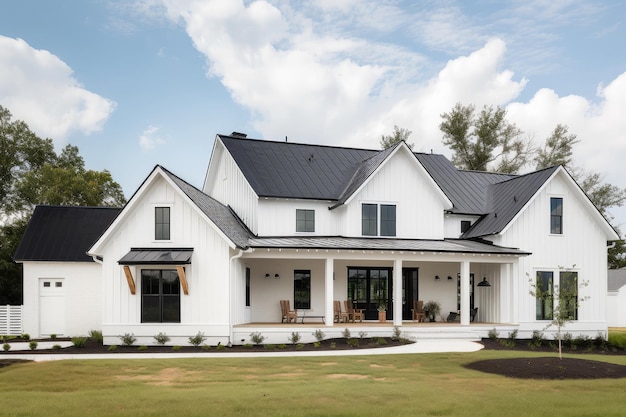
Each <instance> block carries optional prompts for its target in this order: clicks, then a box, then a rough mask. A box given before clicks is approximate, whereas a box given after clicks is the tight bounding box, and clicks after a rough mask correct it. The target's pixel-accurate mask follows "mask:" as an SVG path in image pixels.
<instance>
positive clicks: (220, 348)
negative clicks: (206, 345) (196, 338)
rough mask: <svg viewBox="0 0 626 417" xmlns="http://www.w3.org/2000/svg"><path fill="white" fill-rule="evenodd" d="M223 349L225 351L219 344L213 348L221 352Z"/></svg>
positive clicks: (224, 347)
mask: <svg viewBox="0 0 626 417" xmlns="http://www.w3.org/2000/svg"><path fill="white" fill-rule="evenodd" d="M225 349H226V346H224V345H223V344H221V343H220V342H218V343H217V346H215V350H217V351H222V350H225Z"/></svg>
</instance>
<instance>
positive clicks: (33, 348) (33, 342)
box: [28, 340, 38, 350]
mask: <svg viewBox="0 0 626 417" xmlns="http://www.w3.org/2000/svg"><path fill="white" fill-rule="evenodd" d="M37 345H38V343H37V342H35V341H34V340H33V341H31V342H30V343H29V344H28V347H29V348H30V350H36V349H37Z"/></svg>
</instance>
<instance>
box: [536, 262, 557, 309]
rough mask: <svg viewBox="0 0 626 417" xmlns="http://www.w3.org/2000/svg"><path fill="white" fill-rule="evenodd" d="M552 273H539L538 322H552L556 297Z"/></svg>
mask: <svg viewBox="0 0 626 417" xmlns="http://www.w3.org/2000/svg"><path fill="white" fill-rule="evenodd" d="M552 277H553V275H552V272H549V271H537V284H536V288H535V293H536V294H535V296H536V299H537V301H536V305H537V308H536V309H537V313H536V319H537V320H552V313H553V306H554V301H553V300H554V295H553V291H554V288H553V282H552Z"/></svg>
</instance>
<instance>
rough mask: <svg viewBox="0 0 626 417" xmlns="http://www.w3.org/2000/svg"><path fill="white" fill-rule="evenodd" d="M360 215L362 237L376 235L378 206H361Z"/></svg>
mask: <svg viewBox="0 0 626 417" xmlns="http://www.w3.org/2000/svg"><path fill="white" fill-rule="evenodd" d="M361 214H362V216H361V233H362V234H363V236H376V235H378V206H377V205H376V204H363V206H362V207H361Z"/></svg>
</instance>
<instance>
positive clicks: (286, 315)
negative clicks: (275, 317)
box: [280, 300, 298, 323]
mask: <svg viewBox="0 0 626 417" xmlns="http://www.w3.org/2000/svg"><path fill="white" fill-rule="evenodd" d="M280 310H281V313H282V320H281V323H284V322H285V320H287V323H291V320H293V322H294V323H295V322H296V321H297V320H298V311H297V310H292V309H291V307H290V306H289V300H280Z"/></svg>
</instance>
